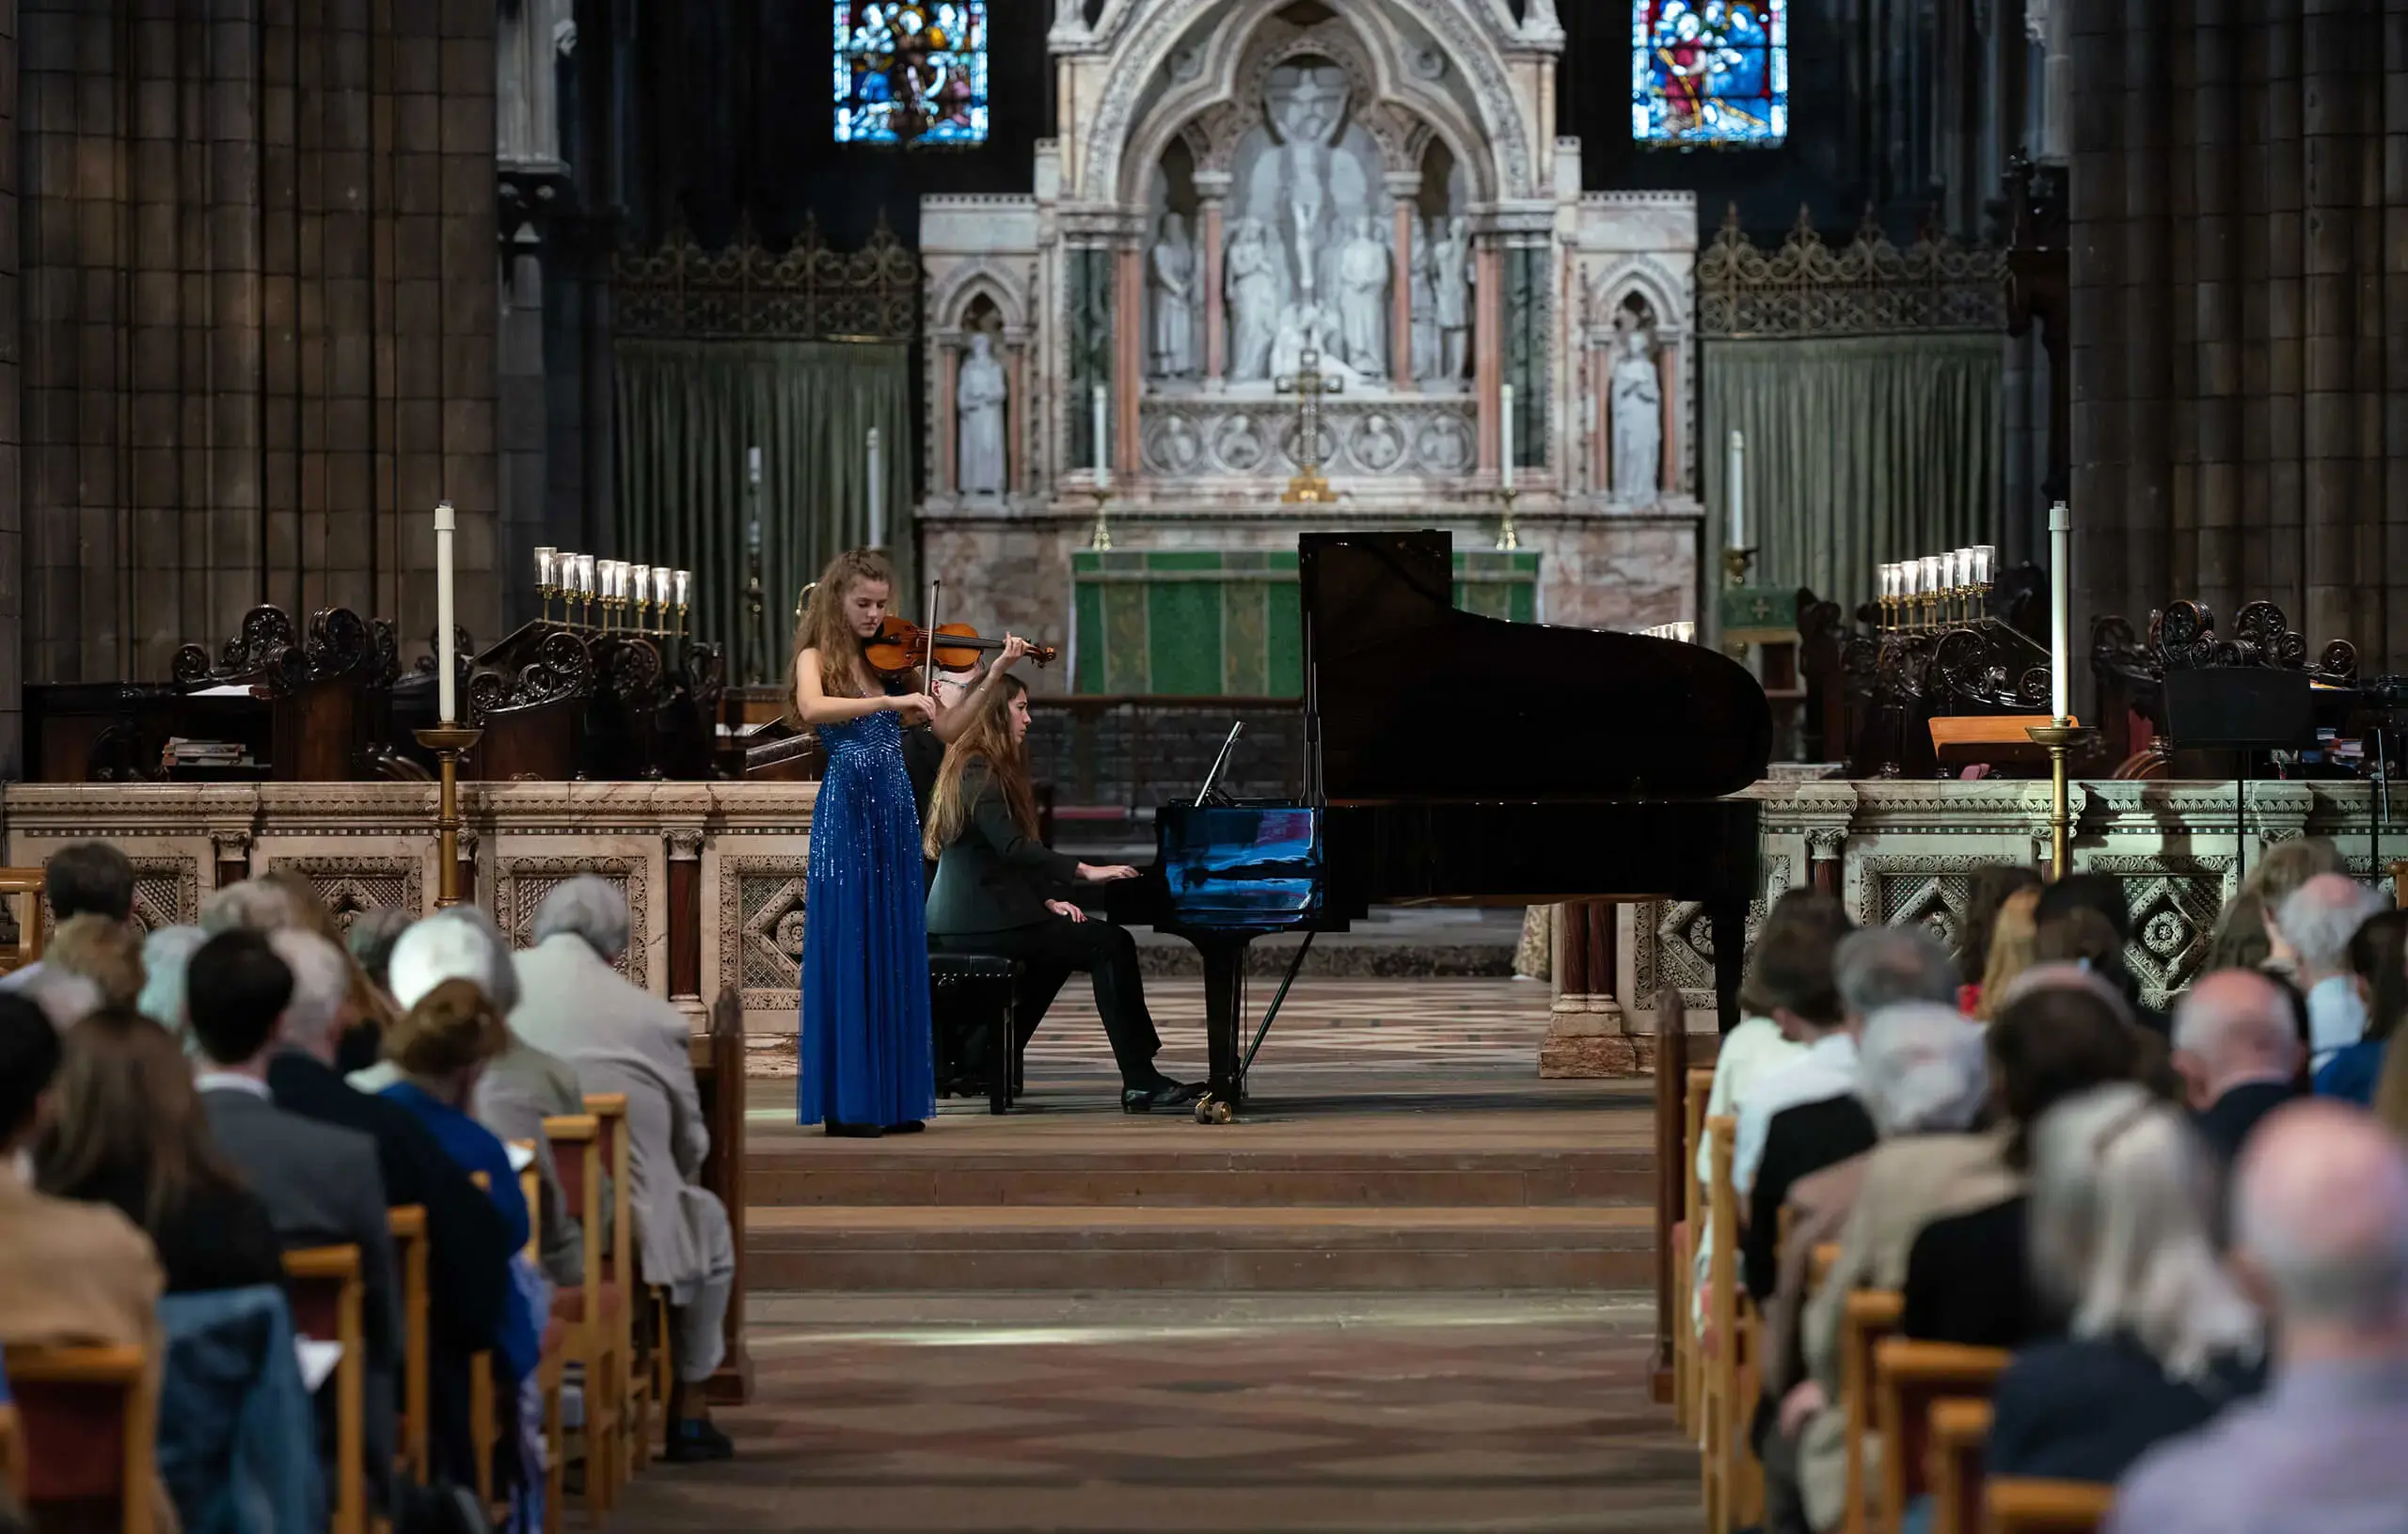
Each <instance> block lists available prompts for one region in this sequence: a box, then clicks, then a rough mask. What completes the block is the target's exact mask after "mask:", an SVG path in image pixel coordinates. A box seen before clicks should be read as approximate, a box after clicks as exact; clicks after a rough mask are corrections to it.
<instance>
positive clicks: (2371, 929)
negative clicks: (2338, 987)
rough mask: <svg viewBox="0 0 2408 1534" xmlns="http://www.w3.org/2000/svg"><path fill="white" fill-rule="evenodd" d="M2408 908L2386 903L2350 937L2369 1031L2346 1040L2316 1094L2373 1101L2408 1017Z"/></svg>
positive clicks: (2328, 1063) (2362, 1103) (2321, 1077)
mask: <svg viewBox="0 0 2408 1534" xmlns="http://www.w3.org/2000/svg"><path fill="white" fill-rule="evenodd" d="M2404 964H2408V910H2401V909H2398V908H2396V907H2385V908H2384V909H2382V910H2378V911H2376V912H2375V913H2374V914H2373V915H2372V916H2369V917H2368V918H2367V919H2366V920H2365V921H2363V922H2361V923H2359V924H2358V929H2357V931H2355V932H2353V933H2352V934H2351V935H2350V974H2351V977H2352V979H2353V981H2354V982H2355V984H2356V986H2357V991H2358V1001H2359V1004H2361V1005H2362V1006H2364V1007H2365V1009H2366V1017H2367V1020H2366V1031H2365V1034H2364V1036H2362V1037H2361V1038H2360V1039H2359V1040H2358V1041H2357V1042H2356V1043H2354V1044H2344V1045H2342V1046H2341V1047H2340V1048H2339V1049H2338V1050H2337V1051H2335V1052H2334V1053H2333V1057H2332V1058H2331V1059H2330V1060H2327V1061H2326V1062H2325V1063H2324V1066H2323V1067H2322V1068H2321V1069H2320V1070H2318V1071H2317V1073H2316V1095H2317V1096H2319V1097H2322V1098H2339V1099H2341V1100H2342V1101H2344V1102H2354V1103H2356V1104H2357V1105H2358V1106H2359V1107H2361V1108H2364V1107H2368V1106H2369V1105H2371V1104H2372V1103H2373V1101H2374V1088H2375V1083H2377V1082H2378V1081H2380V1080H2381V1079H2382V1077H2383V1062H2384V1055H2385V1054H2386V1053H2387V1052H2388V1051H2389V1046H2390V1043H2391V1036H2392V1034H2393V1033H2394V1032H2395V1031H2396V1030H2397V1029H2398V1028H2399V1026H2400V1018H2401V1017H2402V1016H2403V1015H2408V967H2403V965H2404Z"/></svg>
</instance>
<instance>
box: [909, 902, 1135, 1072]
mask: <svg viewBox="0 0 2408 1534" xmlns="http://www.w3.org/2000/svg"><path fill="white" fill-rule="evenodd" d="M928 951H929V952H930V953H934V954H994V955H998V956H1000V957H1005V958H1016V959H1018V960H1020V963H1021V982H1020V1042H1021V1043H1022V1044H1026V1043H1027V1042H1028V1040H1029V1036H1031V1035H1033V1034H1035V1033H1036V1032H1037V1025H1038V1022H1040V1021H1042V1020H1044V1017H1045V1012H1046V1009H1047V1008H1048V1007H1050V1006H1052V1005H1053V1004H1054V997H1055V996H1057V995H1060V994H1061V990H1062V986H1063V984H1064V982H1066V981H1068V980H1069V978H1070V975H1071V973H1072V972H1074V971H1084V972H1085V973H1086V974H1087V976H1088V977H1089V978H1090V979H1091V980H1092V981H1093V982H1094V984H1095V1009H1096V1010H1097V1011H1098V1012H1100V1013H1101V1014H1102V1015H1103V1034H1104V1036H1105V1037H1106V1038H1108V1039H1110V1040H1111V1041H1112V1058H1113V1060H1114V1061H1115V1063H1117V1065H1118V1066H1119V1067H1120V1082H1121V1084H1122V1085H1123V1086H1124V1087H1148V1086H1152V1085H1153V1084H1154V1083H1156V1082H1157V1081H1159V1080H1160V1079H1161V1075H1160V1073H1159V1072H1158V1071H1156V1070H1155V1069H1154V1056H1155V1055H1157V1054H1159V1053H1161V1052H1162V1047H1163V1040H1162V1036H1161V1035H1160V1034H1158V1033H1156V1032H1154V1020H1153V1016H1152V1015H1151V1014H1150V1013H1149V1012H1148V1011H1147V1010H1146V986H1145V982H1144V980H1143V979H1141V978H1140V977H1139V976H1138V973H1137V944H1136V941H1135V940H1134V939H1133V938H1131V937H1130V936H1129V933H1128V929H1127V928H1125V927H1119V926H1115V925H1113V924H1112V923H1110V922H1103V921H1093V920H1090V921H1085V922H1074V921H1072V920H1070V919H1069V917H1067V916H1052V917H1048V918H1047V919H1046V920H1044V921H1042V922H1038V923H1036V924H1034V925H1029V926H1014V927H1006V928H1005V929H1004V930H1003V931H1000V932H974V933H968V934H963V935H959V936H939V935H937V934H935V933H930V934H929V935H928ZM970 1052H971V1054H972V1055H973V1058H974V1060H975V1059H978V1058H979V1057H981V1056H982V1055H983V1051H980V1050H979V1049H978V1048H977V1044H976V1041H973V1043H972V1048H971V1051H970Z"/></svg>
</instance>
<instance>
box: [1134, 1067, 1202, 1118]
mask: <svg viewBox="0 0 2408 1534" xmlns="http://www.w3.org/2000/svg"><path fill="white" fill-rule="evenodd" d="M1203 1095H1204V1088H1203V1087H1202V1086H1201V1085H1200V1084H1198V1083H1194V1082H1175V1081H1172V1080H1171V1079H1170V1078H1169V1077H1167V1076H1164V1077H1163V1078H1162V1079H1161V1080H1160V1081H1158V1082H1156V1083H1154V1084H1153V1085H1151V1086H1133V1087H1129V1088H1128V1089H1126V1090H1125V1091H1123V1092H1122V1093H1121V1094H1120V1111H1121V1112H1122V1113H1124V1114H1149V1113H1152V1112H1153V1111H1154V1110H1155V1109H1157V1108H1185V1107H1188V1106H1190V1105H1191V1104H1193V1103H1194V1102H1195V1101H1196V1099H1197V1098H1200V1097H1202V1096H1203Z"/></svg>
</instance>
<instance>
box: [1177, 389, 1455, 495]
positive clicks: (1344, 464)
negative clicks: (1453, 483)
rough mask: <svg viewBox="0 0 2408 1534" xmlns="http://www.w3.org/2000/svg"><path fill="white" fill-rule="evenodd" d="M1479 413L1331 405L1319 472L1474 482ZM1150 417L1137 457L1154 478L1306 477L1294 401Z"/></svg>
mask: <svg viewBox="0 0 2408 1534" xmlns="http://www.w3.org/2000/svg"><path fill="white" fill-rule="evenodd" d="M1472 409H1473V407H1472V403H1471V402H1470V401H1469V400H1466V399H1460V398H1446V399H1430V400H1394V399H1390V400H1374V401H1360V402H1356V403H1352V404H1348V403H1339V402H1331V401H1324V402H1323V405H1322V422H1321V452H1320V463H1321V467H1322V469H1323V472H1324V473H1327V474H1330V475H1332V476H1335V477H1340V478H1343V477H1363V478H1378V477H1385V476H1389V475H1419V476H1424V477H1429V478H1437V479H1447V478H1453V477H1456V476H1460V475H1465V474H1468V473H1470V472H1471V471H1472V467H1473V464H1474V455H1473V453H1474V450H1473V415H1472ZM1143 412H1144V414H1143V421H1142V424H1141V426H1140V435H1139V438H1138V449H1139V452H1140V454H1141V455H1142V457H1143V460H1144V463H1145V469H1146V472H1147V473H1149V474H1154V475H1160V476H1163V477H1165V478H1170V479H1188V478H1195V477H1199V476H1214V475H1248V474H1268V475H1275V476H1283V477H1284V476H1286V475H1289V474H1291V473H1293V472H1295V471H1296V470H1297V469H1299V468H1301V467H1303V457H1304V454H1303V453H1302V451H1300V450H1301V449H1302V447H1303V440H1302V436H1301V435H1300V431H1299V428H1298V426H1297V424H1296V407H1295V404H1294V403H1293V402H1292V401H1286V400H1264V401H1259V402H1238V401H1228V400H1203V399H1196V400H1148V401H1147V402H1146V403H1145V405H1144V407H1143Z"/></svg>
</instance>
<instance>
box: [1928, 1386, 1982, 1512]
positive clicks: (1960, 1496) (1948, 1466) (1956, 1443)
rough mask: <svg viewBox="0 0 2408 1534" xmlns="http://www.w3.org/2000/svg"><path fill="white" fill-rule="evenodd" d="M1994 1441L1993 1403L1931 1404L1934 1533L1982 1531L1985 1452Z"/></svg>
mask: <svg viewBox="0 0 2408 1534" xmlns="http://www.w3.org/2000/svg"><path fill="white" fill-rule="evenodd" d="M1989 1441H1990V1403H1989V1402H1988V1401H1986V1400H1957V1399H1955V1398H1950V1399H1948V1400H1936V1401H1933V1402H1932V1403H1931V1455H1930V1463H1931V1468H1930V1470H1929V1472H1928V1473H1929V1475H1930V1478H1931V1504H1932V1517H1931V1529H1932V1534H1982V1475H1983V1456H1984V1454H1985V1452H1986V1451H1987V1450H1988V1447H1989Z"/></svg>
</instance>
